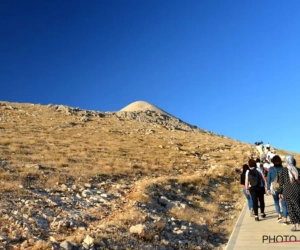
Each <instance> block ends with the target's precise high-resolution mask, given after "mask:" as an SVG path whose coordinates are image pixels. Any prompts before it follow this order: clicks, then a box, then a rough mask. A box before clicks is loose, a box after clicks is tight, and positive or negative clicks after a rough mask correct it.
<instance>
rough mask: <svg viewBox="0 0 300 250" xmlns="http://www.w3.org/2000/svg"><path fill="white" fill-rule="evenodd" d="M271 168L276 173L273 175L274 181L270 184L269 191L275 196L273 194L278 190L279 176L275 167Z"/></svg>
mask: <svg viewBox="0 0 300 250" xmlns="http://www.w3.org/2000/svg"><path fill="white" fill-rule="evenodd" d="M273 168H274V170H275V172H276V175H275V179H274V180H273V181H272V182H271V186H270V189H271V192H272V194H275V192H276V191H278V190H279V174H278V172H277V170H276V168H275V167H273Z"/></svg>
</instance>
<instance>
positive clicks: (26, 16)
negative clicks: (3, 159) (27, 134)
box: [0, 0, 300, 153]
mask: <svg viewBox="0 0 300 250" xmlns="http://www.w3.org/2000/svg"><path fill="white" fill-rule="evenodd" d="M299 11H300V1H299V0H289V1H282V0H264V1H261V0H251V1H249V0H242V1H241V0H226V1H225V0H143V1H141V0H87V1H84V0H80V1H79V0H63V1H62V0H44V1H41V0H35V1H33V0H26V1H25V0H18V1H17V0H9V1H1V2H0V32H1V34H0V83H1V91H0V100H2V101H10V102H20V103H40V104H43V105H44V104H45V105H46V104H49V103H52V104H64V105H68V106H71V107H80V108H82V109H89V110H99V111H116V110H119V109H121V108H123V107H124V106H126V105H128V104H130V103H131V102H134V101H139V100H143V101H147V102H150V103H152V104H154V105H156V106H158V107H160V108H162V109H164V110H165V111H167V112H169V113H171V114H173V115H174V116H177V117H178V118H180V119H182V120H184V121H186V122H188V123H190V124H192V125H197V126H198V127H200V128H203V129H207V130H210V131H213V132H215V133H218V134H222V135H225V136H227V137H231V138H234V139H237V140H240V141H243V142H250V143H254V142H255V141H260V140H263V141H264V142H265V143H267V142H269V143H270V144H271V145H273V146H274V147H277V148H281V149H287V150H290V151H292V152H299V153H300V133H299V123H300V112H299V111H298V110H299V107H300V98H299V96H300V93H299V91H300V84H299V83H300V32H299V31H300V18H299Z"/></svg>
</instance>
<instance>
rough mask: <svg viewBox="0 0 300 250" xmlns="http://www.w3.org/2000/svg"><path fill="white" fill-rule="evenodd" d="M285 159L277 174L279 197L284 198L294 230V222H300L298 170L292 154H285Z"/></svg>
mask: <svg viewBox="0 0 300 250" xmlns="http://www.w3.org/2000/svg"><path fill="white" fill-rule="evenodd" d="M285 159H286V168H283V169H282V171H281V172H280V174H279V193H280V195H279V198H282V199H285V202H286V204H287V208H288V212H289V217H290V221H291V223H292V224H293V227H292V229H291V230H292V231H296V230H297V227H296V224H300V184H299V182H298V181H299V171H298V169H297V168H296V166H295V159H294V157H293V156H292V155H287V156H286V158H285Z"/></svg>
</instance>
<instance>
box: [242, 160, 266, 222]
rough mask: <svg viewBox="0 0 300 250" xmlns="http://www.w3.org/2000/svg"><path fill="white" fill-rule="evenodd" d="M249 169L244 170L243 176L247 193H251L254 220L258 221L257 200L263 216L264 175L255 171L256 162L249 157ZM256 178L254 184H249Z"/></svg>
mask: <svg viewBox="0 0 300 250" xmlns="http://www.w3.org/2000/svg"><path fill="white" fill-rule="evenodd" d="M248 164H249V168H250V169H249V170H247V171H246V174H245V176H246V178H245V187H246V192H247V194H250V195H251V198H252V202H253V211H254V215H255V220H256V221H259V218H258V200H259V206H260V212H261V217H262V218H265V217H266V214H265V197H264V194H265V192H266V190H267V182H266V178H265V177H264V175H263V174H262V173H261V172H259V171H257V169H256V162H255V160H254V159H250V160H249V162H248ZM254 179H255V180H257V181H256V183H255V185H251V183H253V182H252V181H253V180H254Z"/></svg>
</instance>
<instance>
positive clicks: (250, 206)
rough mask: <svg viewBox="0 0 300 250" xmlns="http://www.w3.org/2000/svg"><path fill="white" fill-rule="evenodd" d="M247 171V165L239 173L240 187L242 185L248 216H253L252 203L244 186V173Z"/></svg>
mask: <svg viewBox="0 0 300 250" xmlns="http://www.w3.org/2000/svg"><path fill="white" fill-rule="evenodd" d="M247 170H249V166H248V165H247V164H244V165H243V171H242V173H241V185H242V191H243V193H244V195H245V197H246V199H247V203H248V208H249V212H250V216H253V202H252V198H251V195H250V194H247V190H246V186H245V179H246V176H245V175H246V172H247Z"/></svg>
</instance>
